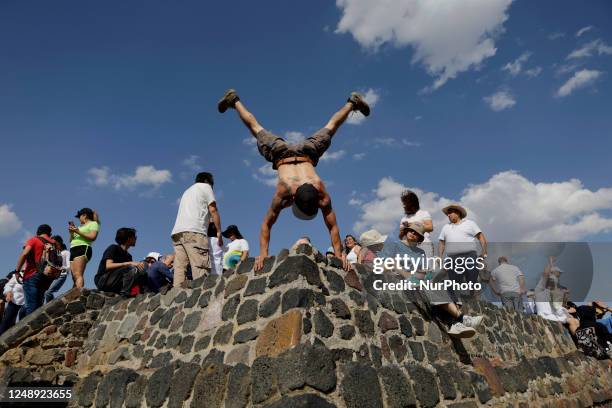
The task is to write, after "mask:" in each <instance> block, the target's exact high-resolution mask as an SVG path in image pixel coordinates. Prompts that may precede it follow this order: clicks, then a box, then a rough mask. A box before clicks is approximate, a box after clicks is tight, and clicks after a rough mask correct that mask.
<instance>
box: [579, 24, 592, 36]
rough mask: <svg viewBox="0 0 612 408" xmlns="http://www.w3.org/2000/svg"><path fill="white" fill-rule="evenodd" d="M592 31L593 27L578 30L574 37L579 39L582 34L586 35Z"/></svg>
mask: <svg viewBox="0 0 612 408" xmlns="http://www.w3.org/2000/svg"><path fill="white" fill-rule="evenodd" d="M592 29H593V26H586V27H582V28H581V29H580V30H578V31H577V32H576V37H580V36H581V35H582V34H584V33H586V32H587V31H590V30H592Z"/></svg>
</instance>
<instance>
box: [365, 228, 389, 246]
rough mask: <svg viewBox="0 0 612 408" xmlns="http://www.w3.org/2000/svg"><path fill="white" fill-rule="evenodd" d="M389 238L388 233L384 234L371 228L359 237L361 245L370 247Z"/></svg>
mask: <svg viewBox="0 0 612 408" xmlns="http://www.w3.org/2000/svg"><path fill="white" fill-rule="evenodd" d="M386 239H387V235H382V234H381V233H380V232H378V231H376V230H374V229H371V230H369V231H366V232H364V233H363V234H361V236H360V237H359V242H360V243H361V246H364V247H370V246H372V245H376V244H382V243H383V242H385V240H386Z"/></svg>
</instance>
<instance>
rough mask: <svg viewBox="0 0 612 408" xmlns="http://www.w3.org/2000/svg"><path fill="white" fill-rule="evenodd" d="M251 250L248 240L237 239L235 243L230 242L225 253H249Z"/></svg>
mask: <svg viewBox="0 0 612 408" xmlns="http://www.w3.org/2000/svg"><path fill="white" fill-rule="evenodd" d="M248 250H249V243H248V242H247V240H246V239H244V238H243V239H235V240H233V241H230V242H229V243H228V244H227V245H226V246H225V252H231V251H239V252H242V251H248Z"/></svg>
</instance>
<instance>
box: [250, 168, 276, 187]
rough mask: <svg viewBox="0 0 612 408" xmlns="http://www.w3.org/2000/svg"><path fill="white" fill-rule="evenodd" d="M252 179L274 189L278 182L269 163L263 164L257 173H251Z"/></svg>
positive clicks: (274, 171)
mask: <svg viewBox="0 0 612 408" xmlns="http://www.w3.org/2000/svg"><path fill="white" fill-rule="evenodd" d="M253 178H254V179H255V180H257V181H259V182H260V183H262V184H265V185H266V186H270V187H275V186H276V183H277V181H278V177H277V174H276V170H274V169H273V168H272V164H271V163H267V164H264V165H263V166H260V167H259V168H258V169H257V173H253Z"/></svg>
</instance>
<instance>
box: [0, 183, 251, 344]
mask: <svg viewBox="0 0 612 408" xmlns="http://www.w3.org/2000/svg"><path fill="white" fill-rule="evenodd" d="M213 185H214V180H213V176H212V174H210V173H206V172H202V173H199V174H198V175H197V176H196V179H195V183H194V184H193V185H192V186H191V187H189V188H188V189H187V190H186V191H185V192H184V194H183V196H182V198H181V201H180V204H179V209H178V213H177V217H176V222H175V225H174V228H173V230H172V233H171V239H172V243H173V246H174V252H173V253H169V254H165V255H162V254H160V253H159V252H149V253H148V254H147V256H146V257H145V258H144V259H142V260H134V259H133V257H132V254H131V253H130V249H131V248H133V247H134V246H136V242H137V238H138V237H137V232H136V229H134V228H130V227H122V228H119V229H117V231H116V233H115V240H114V243H113V244H111V245H109V246H108V247H107V248H106V249H105V250H104V252H103V254H102V259H101V260H100V263H99V265H98V269H97V272H96V273H95V276H94V283H95V285H96V287H97V288H98V289H99V290H102V291H106V292H111V293H117V294H119V295H121V296H124V297H130V296H135V295H137V294H139V293H144V292H154V293H157V292H159V291H160V290H161V289H162V288H163V287H165V286H166V287H170V286H180V285H181V283H183V282H184V281H185V279H197V278H199V277H202V276H206V275H208V274H211V273H212V274H222V273H223V272H224V271H225V270H228V269H236V268H237V267H238V265H239V264H240V263H241V262H242V261H244V260H245V259H246V258H247V257H248V256H249V243H248V241H247V240H246V239H244V237H243V236H242V234H241V232H240V230H239V229H238V226H236V225H230V226H228V227H227V228H226V229H225V230H224V231H223V230H221V222H220V217H219V213H218V212H217V208H216V201H215V198H214V193H213V191H212V187H213ZM75 217H76V218H78V219H79V226H76V225H75V224H74V223H73V222H69V223H68V236H69V239H70V249H68V248H67V246H66V245H65V243H64V240H63V239H62V237H61V236H60V235H53V230H52V228H51V226H49V225H47V224H42V225H40V226H39V227H38V229H37V231H36V236H34V237H32V238H30V239H28V240H27V241H26V243H25V245H24V246H23V250H22V251H21V253H20V254H19V256H18V258H17V263H16V267H15V270H13V271H11V272H10V273H9V274H8V275H7V276H6V278H3V279H0V295H1V296H0V317H1V319H0V334H2V333H3V332H4V331H6V330H8V329H9V328H10V327H12V326H13V325H15V323H16V321H17V319H23V318H24V317H25V316H27V315H28V314H30V313H32V312H34V311H35V310H36V309H38V308H39V307H41V306H42V305H43V304H44V303H48V302H51V301H52V300H53V299H54V297H55V296H56V294H57V293H58V291H60V290H61V288H62V287H63V286H64V284H65V282H66V280H67V279H68V277H69V276H70V277H71V278H72V287H74V288H83V287H84V276H85V272H86V269H87V265H88V263H89V261H90V260H91V259H92V257H93V246H94V242H95V241H96V239H97V238H98V234H99V231H100V225H101V223H100V218H99V215H98V213H97V212H95V211H93V210H92V209H90V208H82V209H81V210H79V211H78V212H77V214H76V216H75ZM218 231H222V232H218ZM224 239H225V240H226V244H225V245H224Z"/></svg>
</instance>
